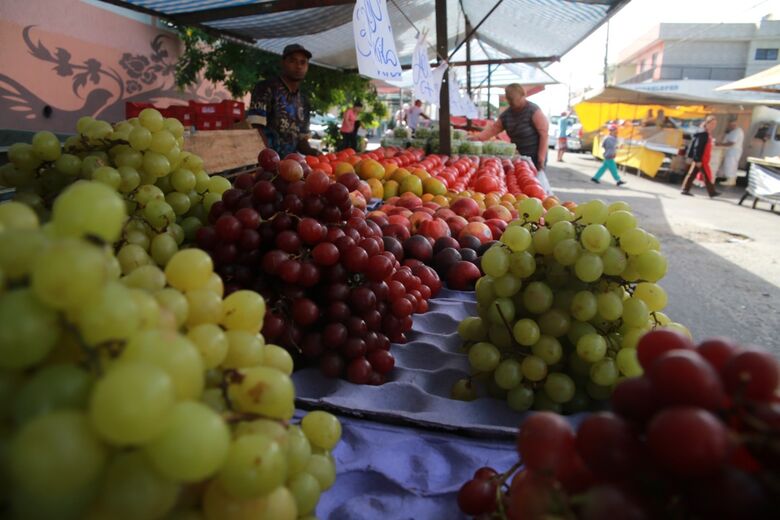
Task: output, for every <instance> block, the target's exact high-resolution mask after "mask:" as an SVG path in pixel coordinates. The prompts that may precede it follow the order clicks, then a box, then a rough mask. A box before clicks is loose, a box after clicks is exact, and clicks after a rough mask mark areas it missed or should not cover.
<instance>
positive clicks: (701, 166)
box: [681, 115, 720, 198]
mask: <svg viewBox="0 0 780 520" xmlns="http://www.w3.org/2000/svg"><path fill="white" fill-rule="evenodd" d="M716 126H718V121H717V120H716V119H715V116H713V115H709V116H707V117H705V118H704V122H703V123H702V124H701V132H698V133H697V134H696V135H694V136H693V139H692V140H691V144H690V146H689V147H688V158H689V159H691V160H692V161H693V163H692V164H691V167H690V169H689V170H688V175H686V176H685V180H684V181H683V186H682V192H681V193H682V194H683V195H687V196H689V197H692V196H693V193H691V186H693V180H694V179H695V178H696V174H697V173H702V177H703V178H704V183H705V185H706V186H707V193H708V194H709V196H710V198H713V197H717V196H718V195H720V192H717V191H715V185H714V184H713V183H712V172H711V171H710V154H711V153H712V132H713V131H714V130H715V127H716Z"/></svg>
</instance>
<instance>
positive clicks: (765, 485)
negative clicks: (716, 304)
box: [458, 330, 780, 520]
mask: <svg viewBox="0 0 780 520" xmlns="http://www.w3.org/2000/svg"><path fill="white" fill-rule="evenodd" d="M637 350H638V357H639V362H640V363H641V365H642V368H643V369H644V371H645V373H644V375H642V376H641V377H636V378H630V379H626V380H625V381H623V382H621V383H620V384H618V386H617V387H616V389H615V392H614V393H613V394H612V398H611V409H612V411H607V412H599V413H595V414H592V415H590V416H588V417H587V418H586V419H585V420H584V421H582V422H581V423H580V425H579V428H577V430H576V432H575V429H574V428H573V427H572V425H571V423H570V422H568V421H567V420H566V419H564V418H563V417H562V416H560V415H556V414H554V413H551V412H539V413H536V414H534V415H532V416H531V417H529V418H528V419H527V420H526V421H525V422H523V424H522V425H521V427H520V430H519V432H518V436H517V450H518V453H519V455H520V458H521V460H522V466H523V467H522V469H521V470H520V471H519V472H517V473H515V471H516V470H517V469H518V467H519V465H520V463H518V465H517V466H515V467H514V468H512V469H511V470H510V471H508V472H506V473H504V474H501V475H499V474H497V472H495V471H494V470H492V469H490V468H482V469H480V470H479V471H478V472H477V474H475V476H474V479H472V480H470V481H469V482H466V483H465V484H464V485H463V487H462V488H461V489H460V492H459V494H458V504H459V506H460V508H461V510H462V511H463V512H464V513H466V514H469V515H474V516H479V515H495V517H498V518H509V519H524V520H525V519H532V520H533V519H537V518H546V517H549V515H553V516H556V517H560V518H582V519H587V520H602V519H609V520H617V519H627V520H628V519H630V520H634V519H635V520H642V519H653V518H702V519H704V518H719V519H743V518H744V519H762V518H770V514H771V511H773V510H774V511H777V508H778V505H780V504H778V498H779V497H780V493H778V491H780V401H778V382H779V377H778V373H779V372H778V362H777V360H776V359H775V358H774V357H773V356H772V355H771V354H769V353H768V352H766V351H763V350H760V349H758V348H757V347H753V346H750V347H743V346H740V345H738V344H736V343H733V342H731V341H729V340H725V339H720V338H718V339H710V340H706V341H703V342H702V343H700V344H699V345H698V346H695V345H694V344H693V343H692V342H691V341H690V340H689V339H688V338H687V337H685V336H682V335H680V334H678V333H676V332H674V331H670V330H657V331H653V332H650V333H648V334H646V335H645V336H643V337H642V338H641V340H640V341H639V344H638V346H637ZM510 478H511V484H508V482H510ZM493 517H494V516H490V518H493Z"/></svg>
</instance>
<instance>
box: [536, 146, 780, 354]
mask: <svg viewBox="0 0 780 520" xmlns="http://www.w3.org/2000/svg"><path fill="white" fill-rule="evenodd" d="M551 153H554V152H551ZM564 161H565V162H564V163H557V162H555V157H554V156H552V157H551V161H550V162H549V163H548V169H547V174H548V177H549V179H550V182H551V184H552V186H553V189H554V190H555V193H556V195H557V196H558V197H559V198H561V200H573V201H575V202H584V201H587V200H590V199H593V198H600V199H602V200H604V201H606V202H612V201H616V200H624V201H626V202H628V203H629V204H631V206H632V208H633V209H634V214H635V215H636V216H637V219H638V220H639V222H640V225H641V226H642V227H643V228H645V229H646V230H648V231H650V232H651V233H653V234H655V235H656V236H657V237H658V238H659V240H660V241H661V246H662V251H663V252H664V253H665V255H666V257H667V259H668V262H669V272H668V274H667V275H666V277H665V278H664V279H663V280H662V281H661V285H663V287H664V288H665V289H666V291H667V292H668V294H669V306H668V307H667V309H666V312H667V313H668V314H669V316H670V317H672V319H674V320H676V321H679V322H681V323H684V324H685V325H686V326H688V327H689V328H690V329H691V331H692V332H693V334H694V337H695V338H696V339H703V338H705V337H708V336H728V337H731V338H734V339H737V340H739V341H741V342H743V343H755V344H759V345H763V346H765V347H767V348H770V349H772V350H773V352H774V353H775V354H776V355H777V356H778V357H780V340H779V339H778V336H779V335H780V213H772V212H770V211H769V205H768V204H766V203H763V202H759V204H758V207H757V209H751V208H750V203H748V202H745V203H744V204H745V205H744V206H738V205H737V202H738V201H739V198H740V197H741V195H742V193H743V190H744V189H743V188H741V187H737V188H719V189H720V190H721V191H723V192H724V194H723V196H721V197H719V198H717V199H713V200H710V199H709V197H707V194H706V191H705V190H704V189H703V188H694V189H693V193H694V194H695V196H694V197H685V196H682V195H680V188H679V186H677V185H672V184H669V183H666V182H661V181H653V180H650V179H648V178H646V177H644V178H639V177H637V176H635V175H633V174H624V179H625V180H626V181H627V182H628V184H626V185H624V186H621V187H617V186H615V184H614V181H613V180H612V179H611V178H610V176H609V174H606V175H605V176H604V177H602V179H601V184H600V185H596V184H593V183H592V182H590V180H589V178H590V177H591V176H592V175H593V173H594V172H595V170H596V168H597V167H598V166H599V165H600V164H601V163H600V162H599V161H598V160H596V159H595V158H593V157H592V156H591V155H589V154H583V155H578V154H566V156H565V157H564ZM776 210H778V211H780V208H776Z"/></svg>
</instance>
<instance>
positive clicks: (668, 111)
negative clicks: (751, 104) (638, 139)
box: [574, 101, 709, 132]
mask: <svg viewBox="0 0 780 520" xmlns="http://www.w3.org/2000/svg"><path fill="white" fill-rule="evenodd" d="M648 110H652V111H653V113H654V114H658V111H659V110H663V111H664V115H665V116H666V117H672V118H675V119H700V118H703V117H704V116H706V115H707V114H708V113H709V110H708V109H707V107H705V106H703V105H672V106H670V105H665V104H646V105H640V104H628V103H599V102H593V101H583V102H581V103H577V104H576V105H574V111H575V112H576V113H577V117H578V118H579V120H580V123H582V130H583V131H584V132H593V131H596V130H598V129H599V128H601V126H602V125H603V124H604V123H606V122H607V121H620V120H623V121H625V120H628V121H631V120H635V119H642V118H643V117H644V116H645V114H647V113H648Z"/></svg>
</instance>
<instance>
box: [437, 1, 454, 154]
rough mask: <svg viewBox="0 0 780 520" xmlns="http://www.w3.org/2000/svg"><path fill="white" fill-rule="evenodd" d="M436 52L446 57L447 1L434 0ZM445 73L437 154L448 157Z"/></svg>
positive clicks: (446, 83)
mask: <svg viewBox="0 0 780 520" xmlns="http://www.w3.org/2000/svg"><path fill="white" fill-rule="evenodd" d="M436 52H437V53H438V54H439V56H446V55H447V0H436ZM447 76H449V74H448V73H447V72H446V71H445V73H444V77H443V78H442V82H441V92H440V94H439V153H443V154H445V155H450V153H451V152H452V142H451V140H450V85H449V83H450V82H449V81H448V80H449V78H448V77H447Z"/></svg>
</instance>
